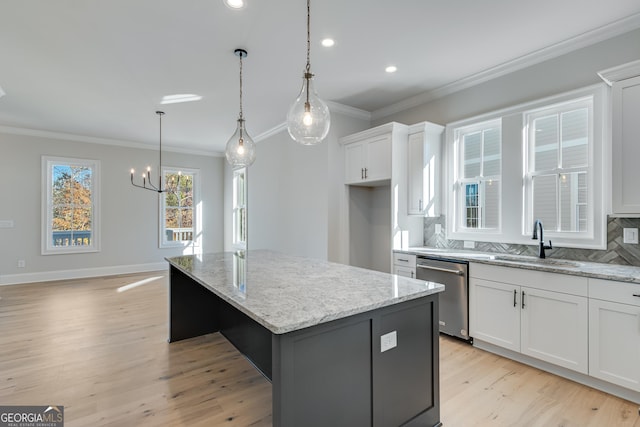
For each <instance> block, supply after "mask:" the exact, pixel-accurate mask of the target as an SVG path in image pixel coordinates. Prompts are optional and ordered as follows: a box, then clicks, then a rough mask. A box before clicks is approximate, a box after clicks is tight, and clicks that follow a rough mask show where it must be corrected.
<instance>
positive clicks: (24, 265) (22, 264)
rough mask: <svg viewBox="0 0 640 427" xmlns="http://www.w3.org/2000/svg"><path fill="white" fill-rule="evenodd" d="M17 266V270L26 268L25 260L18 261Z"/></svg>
mask: <svg viewBox="0 0 640 427" xmlns="http://www.w3.org/2000/svg"><path fill="white" fill-rule="evenodd" d="M17 265H18V268H25V267H26V266H27V263H26V261H25V260H23V259H19V260H18V263H17Z"/></svg>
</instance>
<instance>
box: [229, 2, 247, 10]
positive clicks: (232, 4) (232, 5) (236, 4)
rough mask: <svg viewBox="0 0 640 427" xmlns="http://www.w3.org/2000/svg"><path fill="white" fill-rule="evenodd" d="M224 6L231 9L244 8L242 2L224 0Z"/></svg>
mask: <svg viewBox="0 0 640 427" xmlns="http://www.w3.org/2000/svg"><path fill="white" fill-rule="evenodd" d="M224 4H226V5H227V7H230V8H231V9H242V8H243V7H244V6H245V4H244V0H224Z"/></svg>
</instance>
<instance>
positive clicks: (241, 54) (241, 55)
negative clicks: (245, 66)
mask: <svg viewBox="0 0 640 427" xmlns="http://www.w3.org/2000/svg"><path fill="white" fill-rule="evenodd" d="M239 56H240V120H243V118H242V57H243V56H244V54H243V53H242V52H241V53H240V55H239Z"/></svg>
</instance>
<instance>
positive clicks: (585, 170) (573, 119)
mask: <svg viewBox="0 0 640 427" xmlns="http://www.w3.org/2000/svg"><path fill="white" fill-rule="evenodd" d="M524 117H525V125H526V129H527V131H526V133H525V137H526V139H525V141H526V148H525V154H526V156H527V159H526V161H525V203H526V214H527V221H526V222H525V225H526V226H527V227H526V229H525V231H526V232H532V226H533V221H534V220H536V219H539V220H540V221H542V223H543V224H544V228H545V230H546V231H547V232H549V233H556V235H562V234H563V233H564V234H572V235H574V236H579V235H586V236H589V235H591V234H592V229H593V225H592V224H593V218H592V213H591V212H592V211H593V209H591V208H590V205H592V204H593V202H592V201H591V197H592V196H591V188H590V187H591V186H590V181H591V164H592V161H591V160H590V152H591V146H592V145H593V143H592V140H593V98H592V97H587V98H583V99H578V100H573V101H569V102H565V103H562V104H557V105H554V106H551V107H547V108H542V109H538V110H533V111H527V112H525V115H524Z"/></svg>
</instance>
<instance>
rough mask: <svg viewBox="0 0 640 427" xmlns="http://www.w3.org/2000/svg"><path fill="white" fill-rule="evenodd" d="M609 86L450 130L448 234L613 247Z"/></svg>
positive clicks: (486, 239) (517, 108) (491, 115)
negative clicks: (540, 231) (537, 228)
mask: <svg viewBox="0 0 640 427" xmlns="http://www.w3.org/2000/svg"><path fill="white" fill-rule="evenodd" d="M607 93H608V92H607V88H606V86H605V85H603V84H598V85H593V86H589V87H585V88H582V89H578V90H574V91H571V92H567V93H563V94H558V95H554V96H552V97H549V98H545V99H540V100H537V101H532V102H529V103H527V104H521V105H516V106H513V107H508V108H505V109H503V110H499V111H494V112H490V113H487V114H485V115H482V116H480V117H476V118H471V119H465V120H462V121H459V122H455V123H450V124H448V125H447V132H446V136H447V150H446V156H447V158H446V162H447V187H446V188H447V189H449V191H446V192H445V197H447V215H446V220H447V237H448V238H450V239H455V240H471V241H483V242H498V243H514V244H523V245H533V244H535V243H536V242H535V241H532V240H531V236H532V234H533V223H534V221H535V220H536V219H540V221H541V222H542V223H543V225H544V230H545V237H547V238H550V239H551V240H552V241H553V245H554V246H558V247H572V248H585V249H605V248H606V244H607V226H606V225H607V224H606V221H607V217H606V207H607V205H606V203H605V197H606V192H605V191H604V185H605V183H606V179H605V177H606V175H607V167H608V163H607V160H608V159H607V156H606V150H605V147H606V144H607V142H608V138H610V135H609V133H607V132H606V129H608V127H607V117H608V114H607V107H608V100H607V96H608V95H607Z"/></svg>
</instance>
